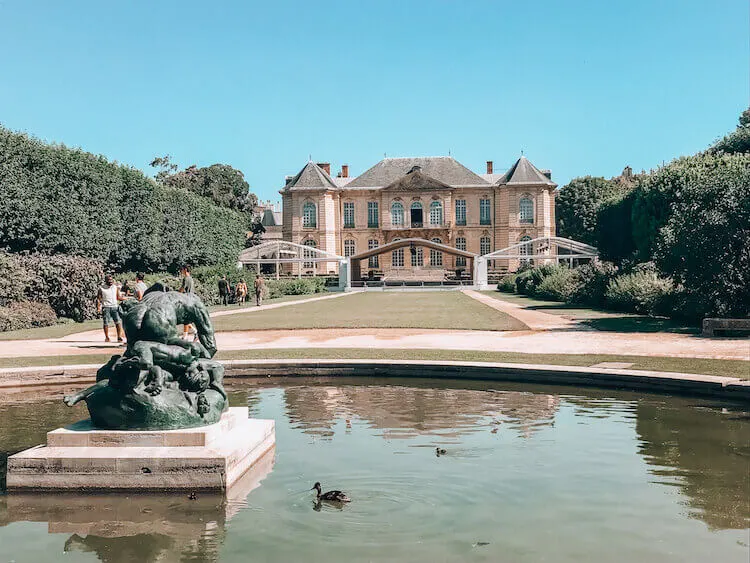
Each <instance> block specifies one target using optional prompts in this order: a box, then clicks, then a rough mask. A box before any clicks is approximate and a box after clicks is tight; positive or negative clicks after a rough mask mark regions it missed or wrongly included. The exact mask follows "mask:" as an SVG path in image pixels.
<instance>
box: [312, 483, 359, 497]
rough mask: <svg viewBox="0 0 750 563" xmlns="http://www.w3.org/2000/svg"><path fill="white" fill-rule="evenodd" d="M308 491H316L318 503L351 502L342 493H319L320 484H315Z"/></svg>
mask: <svg viewBox="0 0 750 563" xmlns="http://www.w3.org/2000/svg"><path fill="white" fill-rule="evenodd" d="M310 490H311V491H313V490H314V491H316V493H317V500H318V502H320V501H322V500H325V501H329V502H351V500H352V499H350V498H349V497H348V496H346V493H344V492H342V491H326V492H325V493H321V487H320V482H316V483H315V484H314V485H313V486H312V489H310Z"/></svg>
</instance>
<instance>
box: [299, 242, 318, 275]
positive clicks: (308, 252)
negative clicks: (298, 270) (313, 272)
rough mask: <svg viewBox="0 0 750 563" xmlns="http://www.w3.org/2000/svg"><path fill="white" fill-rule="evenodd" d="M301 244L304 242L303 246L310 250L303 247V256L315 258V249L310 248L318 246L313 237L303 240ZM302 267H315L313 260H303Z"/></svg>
mask: <svg viewBox="0 0 750 563" xmlns="http://www.w3.org/2000/svg"><path fill="white" fill-rule="evenodd" d="M302 244H304V245H305V246H307V247H309V248H310V250H308V249H307V248H305V250H304V253H303V256H304V257H305V258H315V251H313V250H312V249H313V248H316V247H317V246H318V245H317V244H316V242H315V241H314V240H313V239H311V238H309V239H307V240H306V241H305V242H303V243H302ZM304 267H305V268H314V267H315V262H305V263H304Z"/></svg>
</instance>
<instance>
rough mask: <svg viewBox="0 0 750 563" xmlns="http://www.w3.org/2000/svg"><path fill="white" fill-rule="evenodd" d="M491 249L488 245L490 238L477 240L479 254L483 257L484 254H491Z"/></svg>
mask: <svg viewBox="0 0 750 563" xmlns="http://www.w3.org/2000/svg"><path fill="white" fill-rule="evenodd" d="M490 248H492V246H491V243H490V237H482V238H480V239H479V254H481V255H482V256H484V255H485V254H489V253H490V252H492V251H491V250H490Z"/></svg>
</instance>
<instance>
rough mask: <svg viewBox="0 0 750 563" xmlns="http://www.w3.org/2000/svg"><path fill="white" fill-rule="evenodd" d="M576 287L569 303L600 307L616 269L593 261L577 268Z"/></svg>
mask: <svg viewBox="0 0 750 563" xmlns="http://www.w3.org/2000/svg"><path fill="white" fill-rule="evenodd" d="M576 270H577V272H578V285H577V287H576V289H575V291H574V292H573V293H572V294H571V296H570V298H569V301H570V302H571V303H581V304H584V305H590V306H592V307H602V306H604V304H605V299H604V295H605V294H606V293H607V287H608V286H609V282H611V281H612V279H613V278H614V277H615V276H616V275H617V267H615V265H614V264H610V263H609V262H599V261H598V260H595V261H593V262H590V263H588V264H584V265H583V266H580V267H578V268H577V269H576Z"/></svg>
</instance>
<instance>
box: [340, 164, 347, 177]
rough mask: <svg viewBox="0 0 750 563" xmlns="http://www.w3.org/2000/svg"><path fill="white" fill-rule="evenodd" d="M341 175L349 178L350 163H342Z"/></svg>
mask: <svg viewBox="0 0 750 563" xmlns="http://www.w3.org/2000/svg"><path fill="white" fill-rule="evenodd" d="M341 177H342V178H348V177H349V165H348V164H342V165H341Z"/></svg>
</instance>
